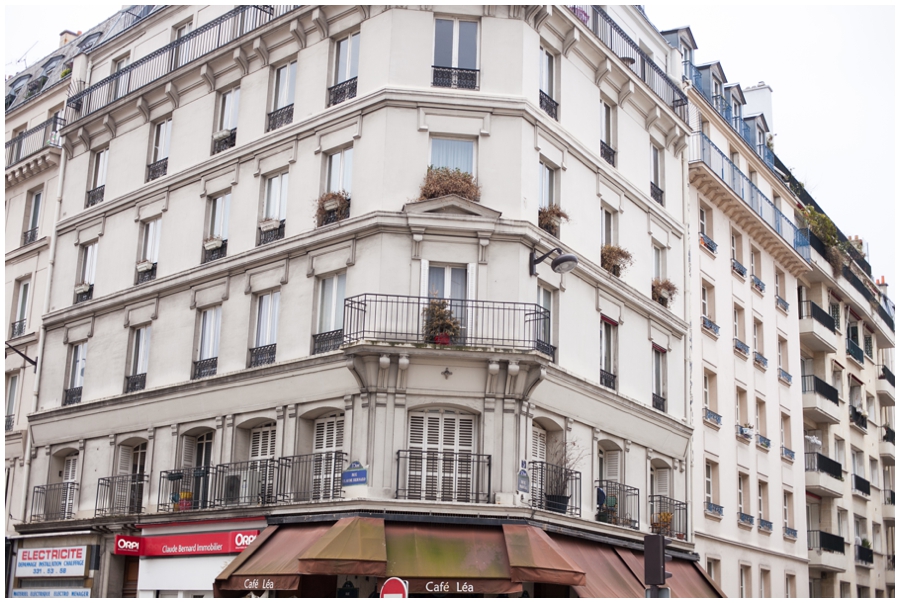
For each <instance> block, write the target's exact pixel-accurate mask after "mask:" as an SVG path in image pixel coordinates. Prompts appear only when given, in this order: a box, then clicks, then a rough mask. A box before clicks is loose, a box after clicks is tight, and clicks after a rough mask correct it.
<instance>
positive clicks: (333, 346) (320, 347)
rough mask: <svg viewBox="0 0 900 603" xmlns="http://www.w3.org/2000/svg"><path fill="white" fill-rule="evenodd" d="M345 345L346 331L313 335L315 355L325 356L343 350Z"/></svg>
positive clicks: (340, 330) (339, 330)
mask: <svg viewBox="0 0 900 603" xmlns="http://www.w3.org/2000/svg"><path fill="white" fill-rule="evenodd" d="M342 343H344V330H343V329H338V330H336V331H326V332H325V333H316V334H315V335H313V354H324V353H325V352H333V351H334V350H339V349H341V344H342Z"/></svg>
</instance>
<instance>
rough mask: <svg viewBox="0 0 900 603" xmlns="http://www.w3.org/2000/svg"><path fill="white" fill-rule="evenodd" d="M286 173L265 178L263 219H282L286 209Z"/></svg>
mask: <svg viewBox="0 0 900 603" xmlns="http://www.w3.org/2000/svg"><path fill="white" fill-rule="evenodd" d="M287 194H288V173H287V172H285V173H283V174H278V175H276V176H272V177H270V178H267V179H266V203H265V207H264V208H263V219H265V220H284V217H285V212H286V211H287Z"/></svg>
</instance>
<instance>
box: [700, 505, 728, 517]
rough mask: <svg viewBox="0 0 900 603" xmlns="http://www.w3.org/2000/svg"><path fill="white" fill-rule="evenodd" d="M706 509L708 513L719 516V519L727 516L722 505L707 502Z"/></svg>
mask: <svg viewBox="0 0 900 603" xmlns="http://www.w3.org/2000/svg"><path fill="white" fill-rule="evenodd" d="M704 509H705V510H706V512H707V513H711V514H712V515H718V516H719V517H724V516H725V507H723V506H722V505H717V504H716V503H711V502H708V501H707V502H706V503H704Z"/></svg>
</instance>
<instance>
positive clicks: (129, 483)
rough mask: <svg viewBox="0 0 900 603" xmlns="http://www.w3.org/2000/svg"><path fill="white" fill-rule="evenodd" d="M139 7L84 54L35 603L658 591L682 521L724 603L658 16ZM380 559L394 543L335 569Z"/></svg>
mask: <svg viewBox="0 0 900 603" xmlns="http://www.w3.org/2000/svg"><path fill="white" fill-rule="evenodd" d="M132 9H134V10H132V11H131V13H133V14H136V15H139V16H140V18H139V19H136V20H134V21H132V22H131V25H130V26H129V27H127V28H123V29H122V30H121V31H120V32H117V35H115V36H110V37H109V38H107V41H105V42H104V41H103V39H102V38H101V40H100V41H99V43H98V44H96V45H93V46H90V47H88V48H87V49H85V50H82V52H80V53H77V54H74V55H73V57H72V66H71V77H72V81H73V82H75V85H74V86H72V87H71V89H70V93H69V94H68V95H67V99H66V108H65V114H64V117H63V119H64V120H65V123H64V124H63V126H62V127H61V129H60V132H59V135H60V138H59V144H60V146H61V148H62V152H60V153H59V155H60V157H61V158H62V157H64V158H65V159H61V161H65V164H64V166H63V169H62V176H63V177H62V179H61V184H60V185H59V192H57V196H58V198H59V209H58V215H57V217H56V222H55V224H54V227H53V229H52V237H53V240H54V242H53V243H52V245H53V249H54V253H53V254H52V258H53V272H52V275H50V276H49V277H48V281H49V282H48V285H47V286H48V287H49V292H48V293H47V294H46V298H47V302H46V307H45V309H44V310H45V312H44V315H43V317H42V320H43V327H42V328H43V333H44V335H43V336H42V337H41V338H40V343H39V345H38V349H35V350H34V354H35V355H37V356H39V358H40V364H39V366H38V372H37V378H38V385H37V396H36V400H35V402H34V404H35V405H34V407H33V408H31V409H30V410H27V411H26V412H25V414H27V419H26V418H25V414H23V413H22V411H21V410H19V411H18V412H19V415H18V416H19V418H18V419H15V420H16V421H20V422H24V421H26V420H27V425H28V429H29V434H30V437H29V438H28V439H27V440H25V442H24V443H23V444H22V447H23V453H22V455H23V456H24V458H25V459H26V460H30V464H26V465H25V466H26V467H27V468H28V471H27V472H26V473H25V474H24V475H25V477H24V479H25V480H27V481H26V483H25V488H24V489H23V490H22V492H23V496H22V498H21V503H20V504H19V506H18V509H19V511H18V512H19V513H20V515H19V516H17V520H12V521H10V522H9V523H8V524H7V537H8V539H9V538H10V537H12V539H13V540H12V541H11V551H10V552H11V553H14V554H15V555H16V565H17V566H16V570H15V571H16V575H15V576H14V580H15V583H14V587H15V588H19V589H26V590H27V589H29V588H36V587H38V586H40V587H44V586H46V584H44V583H40V584H38V583H36V582H35V583H29V582H28V578H24V576H27V575H34V574H27V572H28V571H29V570H27V569H26V570H23V571H24V575H20V574H18V570H19V566H20V565H21V566H22V567H25V568H27V567H29V566H28V565H27V563H25V562H24V561H23V560H28V559H32V558H34V557H35V556H37V555H39V553H38V552H37V551H36V550H35V549H42V550H43V549H49V550H51V551H54V550H56V551H62V550H69V549H71V550H72V551H74V552H73V553H72V554H73V555H82V556H83V560H82V562H81V564H80V565H78V564H76V565H75V567H76V568H78V569H79V571H83V574H78V576H77V577H72V578H66V579H65V584H64V583H63V582H53V580H58V578H53V579H51V582H52V583H53V584H55V585H56V586H58V587H59V588H71V589H89V592H90V593H91V594H92V595H93V596H121V595H124V594H138V595H140V596H201V595H202V596H210V595H212V594H213V590H214V586H213V582H214V581H215V589H216V590H218V591H220V592H222V593H226V592H231V593H234V592H235V591H238V592H248V591H252V592H257V593H259V592H261V591H263V590H269V591H272V592H273V594H276V593H277V594H281V595H291V594H300V595H309V596H313V595H330V596H333V595H334V594H336V591H337V590H339V589H338V586H340V585H343V586H341V588H340V589H341V590H343V589H349V590H348V592H355V593H356V594H358V595H359V596H368V595H369V594H371V593H373V592H374V591H375V590H376V589H377V588H379V587H380V584H381V582H380V578H382V577H384V576H385V575H391V573H393V574H395V575H401V576H403V577H405V578H407V579H409V580H410V584H411V587H412V588H413V590H414V591H415V592H423V593H425V592H434V590H433V589H434V588H435V587H434V584H435V582H436V581H437V582H438V583H441V584H442V583H443V580H444V579H451V578H456V579H460V580H462V581H463V582H464V583H466V584H468V585H469V586H470V587H471V588H472V589H473V590H471V591H467V592H473V593H477V592H481V593H498V594H502V593H523V592H525V593H528V594H529V595H531V596H542V595H550V596H553V595H556V596H559V595H567V594H569V593H570V592H575V593H577V594H579V595H581V596H641V594H642V593H643V583H642V575H641V571H642V570H641V568H642V563H643V556H642V552H641V550H642V538H643V535H644V534H647V533H651V532H656V533H663V534H666V535H667V536H668V537H670V538H672V540H673V544H672V545H671V553H672V554H673V556H674V557H675V559H674V560H673V561H672V562H670V571H673V573H675V574H676V576H677V580H676V581H675V583H674V584H673V588H674V589H676V594H680V595H681V596H700V595H716V594H718V593H719V592H720V591H719V590H718V587H717V586H716V585H715V584H714V583H712V582H710V581H709V580H708V579H707V578H706V577H705V576H704V575H703V573H702V572H701V571H700V570H699V569H698V568H697V567H696V566H695V563H694V562H695V561H696V559H697V555H696V553H695V552H694V548H695V546H696V545H695V539H696V535H695V534H694V529H693V528H692V526H691V519H690V517H689V504H688V501H689V500H690V498H691V494H692V493H693V492H695V491H696V489H697V482H696V480H697V478H696V476H695V475H693V474H692V472H696V467H694V468H693V469H692V467H691V436H692V431H693V430H694V428H693V427H692V425H691V416H692V412H691V408H690V404H689V401H690V399H691V386H690V383H689V381H688V374H687V372H686V370H685V367H687V366H688V363H689V356H688V354H689V351H690V348H689V346H690V343H689V342H690V339H691V337H692V336H693V337H694V338H696V335H694V334H693V333H692V330H691V327H690V320H691V314H692V312H693V311H694V310H693V302H692V298H691V295H693V294H692V293H691V292H690V289H691V287H692V284H691V283H690V282H689V280H688V274H689V272H688V267H689V261H690V260H689V258H690V255H691V254H692V253H696V249H695V247H694V244H695V241H693V240H692V239H691V237H690V236H689V233H690V232H691V230H690V226H686V224H690V221H691V219H692V218H691V216H689V215H688V214H687V213H686V209H685V208H686V207H688V208H689V207H691V203H690V201H689V199H688V198H687V197H686V193H687V189H686V187H685V186H684V185H683V183H684V182H686V181H687V178H688V176H689V173H688V164H687V162H686V158H687V153H688V152H689V148H688V147H689V143H690V142H691V133H690V126H689V123H688V112H687V110H688V100H687V97H686V96H685V94H684V93H683V92H682V91H681V89H680V86H679V85H678V84H676V83H675V82H677V81H678V78H679V77H680V69H681V65H680V60H679V57H678V54H677V51H673V49H672V48H671V47H670V46H669V45H668V43H667V42H666V40H665V39H664V38H663V37H662V36H661V35H660V34H659V32H658V31H656V29H655V28H654V27H653V26H652V24H650V22H649V21H648V20H647V19H646V17H645V16H644V15H643V14H642V13H641V12H640V11H639V10H638V9H637V8H635V7H609V8H608V9H603V8H600V7H590V6H573V7H568V8H566V7H555V6H541V7H505V6H496V7H493V6H485V7H457V6H452V7H450V6H433V7H419V8H412V7H405V8H400V7H374V6H373V7H340V6H304V7H300V6H274V7H266V6H260V7H255V6H239V7H222V6H203V7H188V6H178V7H165V8H162V9H158V10H148V9H141V8H140V7H132ZM131 13H130V14H131ZM511 49H516V50H514V51H513V50H511ZM613 49H614V50H613ZM510 150H513V152H512V153H511V152H510ZM9 173H10V172H9V166H8V169H7V178H8V179H9ZM441 176H444V177H452V178H453V179H454V182H456V183H459V182H463V183H464V184H465V185H466V186H468V188H465V187H464V189H453V190H451V191H450V193H451V194H444V193H428V194H426V191H427V189H428V187H427V186H425V185H429V183H430V184H435V185H436V182H437V178H439V177H441ZM429 178H434V180H429ZM472 178H474V180H475V181H477V185H478V186H479V187H480V190H477V191H474V192H473V189H472V188H471V184H472V182H471V180H472ZM7 190H8V192H7V195H8V197H7V208H8V213H9V208H10V206H11V202H10V197H9V190H10V189H7ZM454 191H455V192H454ZM461 191H462V192H461ZM466 191H468V192H466ZM444 192H446V191H444ZM45 213H46V212H45ZM47 227H48V228H49V226H47ZM8 229H9V226H8ZM598 232H599V233H601V235H600V236H598V234H597V233H598ZM767 244H768V245H770V246H772V247H773V248H775V247H777V245H776V244H775V243H771V242H767ZM766 253H767V254H769V255H767V257H776V258H781V259H780V260H779V261H781V262H784V265H785V271H786V274H788V276H787V277H785V279H786V280H785V283H784V286H786V287H787V286H792V283H793V280H790V281H789V280H788V279H793V278H795V277H794V276H793V273H791V270H793V269H794V263H798V264H799V262H800V261H801V260H798V259H797V258H796V257H794V256H795V254H796V253H795V252H794V251H793V250H792V249H790V246H788V248H787V249H781V248H778V250H777V253H776V252H775V251H769V250H768V248H767V249H766ZM792 254H794V255H792ZM629 255H630V259H629ZM573 256H574V257H573ZM9 258H10V255H9V252H8V254H7V266H8V270H7V273H8V278H9ZM770 261H771V260H770ZM792 262H793V263H792ZM13 295H14V294H12V293H10V285H9V283H8V285H7V299H8V300H9V299H11V297H12V296H13ZM770 299H771V298H770ZM793 328H794V329H796V328H797V327H796V325H795V326H794V327H793ZM788 333H790V331H788ZM12 368H15V367H12ZM11 372H12V369H11V365H10V357H7V387H9V379H10V376H11ZM26 372H27V371H26ZM770 375H771V373H770ZM773 383H774V381H773ZM773 391H774V390H773ZM776 397H777V396H776ZM773 401H774V400H773ZM775 406H777V403H776V404H774V405H773V409H774V407H775ZM773 413H774V410H773ZM9 446H10V440H9V438H8V439H7V449H8V451H7V467H8V471H9V466H10V461H9ZM451 518H452V519H451ZM348 534H352V535H356V536H359V535H367V538H370V540H369V541H372V542H375V543H376V546H375V548H374V549H372V550H364V551H362V552H361V553H360V555H358V556H357V557H354V558H352V559H351V558H347V559H343V558H337V559H338V560H339V561H340V562H341V563H337V561H336V560H335V559H336V558H335V557H329V554H330V553H333V551H329V550H324V549H322V550H320V549H321V546H319V545H317V546H318V548H317V546H312V543H313V542H315V541H318V542H330V541H332V540H333V539H336V538H342V537H347V535H348ZM342 535H343V536H342ZM8 542H9V541H8ZM410 542H417V543H419V544H420V545H421V546H436V547H437V548H438V550H443V549H442V547H444V548H446V550H447V551H450V550H453V551H457V552H459V551H467V550H469V549H470V548H471V547H472V546H474V544H473V543H475V542H478V543H482V544H483V543H489V545H490V546H489V548H490V547H496V549H497V550H496V551H494V549H493V548H491V551H492V554H494V555H496V556H497V558H499V559H501V560H505V561H504V562H503V563H500V564H499V565H498V566H497V567H493V566H492V568H493V569H492V570H491V572H492V573H490V575H487V574H485V573H484V572H483V571H478V572H475V570H474V569H473V568H472V567H466V566H464V564H458V565H454V564H453V563H446V564H435V565H428V564H418V563H417V560H416V559H411V558H409V557H408V555H406V556H404V551H405V550H407V548H408V547H407V545H408V544H409V543H410ZM511 542H516V543H520V544H521V543H527V546H528V547H530V548H531V549H532V553H533V554H534V556H535V559H539V560H541V561H542V563H543V564H544V565H540V567H533V566H529V565H528V564H523V562H522V560H521V559H517V558H516V557H515V555H513V554H512V553H509V552H508V551H509V550H514V549H509V547H510V543H511ZM504 543H505V546H504ZM484 546H488V545H486V544H484ZM179 547H184V550H190V551H193V552H194V553H195V554H190V555H188V556H178V553H177V552H174V553H173V552H172V551H178V550H182V549H181V548H179ZM192 547H193V548H192ZM285 547H287V548H285ZM291 547H293V549H292V548H291ZM295 549H296V550H295ZM326 549H327V547H326ZM285 550H290V551H294V553H296V554H295V555H294V558H296V557H297V555H302V556H303V558H304V559H306V560H308V562H309V564H308V566H307V565H303V567H304V568H307V569H305V570H303V571H301V572H300V573H299V574H298V573H297V572H291V573H290V574H279V573H278V572H269V573H265V572H262V570H261V569H260V568H261V567H263V566H266V567H272V566H271V563H270V562H272V561H277V560H278V558H279V555H281V556H282V557H283V556H284V554H285V553H284V551H285ZM197 551H203V552H204V553H211V554H197V553H196V552H197ZM66 554H68V553H66ZM451 557H452V555H451V556H450V557H446V558H451ZM282 562H283V559H282ZM305 563H306V561H304V564H305ZM267 564H268V565H267ZM276 565H277V564H276ZM597 567H602V568H604V569H603V571H595V570H594V568H597ZM589 570H590V571H589ZM386 572H390V573H386ZM473 572H474V573H473ZM301 574H302V577H301ZM369 577H374V579H372V580H370V579H369ZM23 578H24V582H23ZM42 579H43V580H45V581H46V579H47V578H46V576H42ZM76 583H77V584H76ZM354 589H355V590H354ZM679 589H683V590H679ZM441 592H445V591H441Z"/></svg>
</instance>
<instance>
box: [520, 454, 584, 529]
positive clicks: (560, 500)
mask: <svg viewBox="0 0 900 603" xmlns="http://www.w3.org/2000/svg"><path fill="white" fill-rule="evenodd" d="M528 472H529V474H530V475H531V508H532V509H543V510H544V511H551V512H553V513H561V514H563V515H572V516H573V517H581V472H580V471H573V470H571V469H567V468H566V467H560V466H559V465H552V464H550V463H547V462H544V461H531V462H529V463H528Z"/></svg>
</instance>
